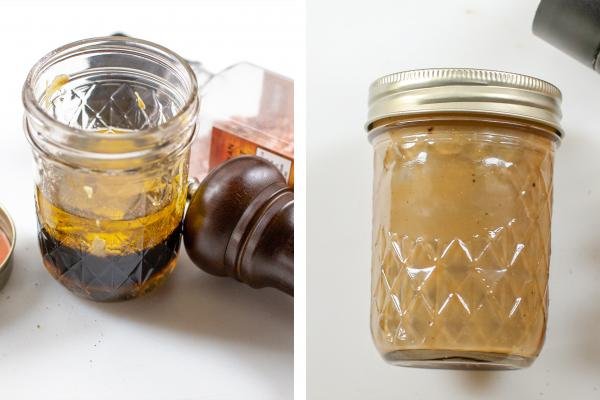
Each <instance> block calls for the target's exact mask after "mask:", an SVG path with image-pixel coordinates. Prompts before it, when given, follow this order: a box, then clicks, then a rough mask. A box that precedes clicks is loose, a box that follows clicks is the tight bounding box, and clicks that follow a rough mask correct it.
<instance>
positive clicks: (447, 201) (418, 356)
mask: <svg viewBox="0 0 600 400" xmlns="http://www.w3.org/2000/svg"><path fill="white" fill-rule="evenodd" d="M560 100H561V95H560V91H559V90H558V89H557V88H556V87H554V86H552V85H551V84H549V83H547V82H544V81H541V80H538V79H535V78H531V77H527V76H523V75H517V74H512V73H504V72H496V71H484V70H471V69H434V70H420V71H408V72H403V73H398V74H393V75H388V76H386V77H383V78H380V79H379V80H377V81H375V82H374V83H373V84H372V85H371V88H370V101H369V121H368V124H367V130H368V132H369V139H370V141H371V143H372V144H373V147H374V153H375V156H374V185H373V188H374V189H373V190H374V196H373V254H372V256H373V258H372V299H371V331H372V335H373V339H374V342H375V345H376V347H377V349H378V350H379V352H380V353H381V354H382V356H383V357H384V358H385V359H386V360H387V361H388V362H390V363H392V364H398V365H404V366H418V367H432V368H488V369H504V368H520V367H524V366H528V365H530V364H531V363H532V362H533V361H534V360H535V358H536V357H537V355H538V353H539V352H540V350H541V347H542V345H543V342H544V337H545V330H546V320H547V311H548V307H547V306H548V267H549V260H550V220H551V210H552V173H553V163H554V152H555V149H556V147H557V146H558V144H559V142H560V138H561V137H562V133H561V128H560V125H559V120H560Z"/></svg>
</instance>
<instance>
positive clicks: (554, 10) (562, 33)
mask: <svg viewBox="0 0 600 400" xmlns="http://www.w3.org/2000/svg"><path fill="white" fill-rule="evenodd" d="M533 33H534V34H535V35H537V36H539V37H540V38H542V39H544V40H545V41H547V42H548V43H550V44H551V45H553V46H555V47H557V48H558V49H560V50H561V51H563V52H565V53H567V54H569V55H570V56H571V57H573V58H575V59H577V60H579V61H580V62H582V63H583V64H585V65H587V66H588V67H591V68H594V69H600V64H599V62H598V52H599V50H600V1H598V0H542V2H541V3H540V5H539V6H538V9H537V12H536V14H535V18H534V20H533Z"/></svg>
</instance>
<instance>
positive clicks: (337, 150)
mask: <svg viewBox="0 0 600 400" xmlns="http://www.w3.org/2000/svg"><path fill="white" fill-rule="evenodd" d="M537 3H538V2H537V1H535V0H502V1H498V0H485V1H484V0H438V1H433V0H422V1H408V0H406V1H402V0H389V1H378V0H371V1H361V2H359V1H356V2H351V1H342V0H335V1H327V2H325V1H319V0H309V6H308V15H307V19H308V26H307V31H308V42H307V48H308V52H307V57H308V59H309V63H308V80H307V85H308V86H307V96H308V99H309V102H308V107H307V113H308V123H307V127H308V132H309V136H308V176H307V182H308V188H307V193H308V203H307V215H308V220H307V251H308V255H307V271H308V275H307V288H308V293H307V299H308V303H307V304H308V305H307V327H308V333H307V348H308V353H307V366H308V372H307V381H308V398H310V399H311V400H317V399H327V400H329V399H345V400H351V399H415V400H416V399H486V400H496V399H514V400H517V399H598V398H600V212H599V211H600V75H597V74H595V73H594V72H593V71H592V70H589V69H586V68H585V67H584V66H581V65H579V64H578V63H577V62H576V61H574V60H572V59H570V58H568V57H567V56H566V55H564V54H562V53H560V52H559V51H558V50H556V49H554V48H553V47H551V46H550V45H548V44H546V43H545V42H543V41H542V40H540V39H538V38H537V37H535V36H533V34H532V33H531V22H532V20H533V16H534V13H535V9H536V7H537ZM446 66H466V67H480V68H491V69H500V70H508V71H514V72H521V73H526V74H532V75H535V76H539V77H541V78H544V79H546V80H548V81H550V82H553V83H555V84H556V85H557V86H558V87H559V88H561V89H562V91H563V96H564V102H563V105H564V107H563V113H564V119H563V122H564V128H565V131H566V139H565V140H564V142H563V144H562V146H561V147H560V148H559V149H558V153H557V160H556V169H555V198H554V200H555V203H554V220H553V228H552V234H553V236H552V260H551V272H550V317H549V318H550V320H549V326H548V335H547V338H546V344H545V346H544V349H543V350H542V353H541V355H540V357H539V358H538V360H537V361H536V362H535V364H533V366H532V367H530V368H528V369H524V370H520V371H508V372H465V371H443V370H424V369H410V368H401V367H393V366H389V365H387V364H386V363H385V362H384V361H383V360H382V359H381V358H380V356H379V355H378V354H377V352H376V350H375V348H374V346H373V344H372V341H371V338H370V333H369V304H370V302H369V298H370V253H371V182H372V178H371V174H372V148H371V146H370V145H369V143H368V142H367V139H366V136H365V132H364V130H363V124H364V121H365V115H366V101H367V97H366V96H367V89H368V85H369V84H370V82H371V81H372V80H374V79H375V78H377V77H379V76H381V75H383V74H386V73H391V72H396V71H401V70H406V69H414V68H426V67H446Z"/></svg>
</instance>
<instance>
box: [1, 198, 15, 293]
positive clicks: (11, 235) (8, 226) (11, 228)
mask: <svg viewBox="0 0 600 400" xmlns="http://www.w3.org/2000/svg"><path fill="white" fill-rule="evenodd" d="M0 231H2V233H4V235H6V239H8V243H9V245H10V247H9V250H8V254H7V255H6V256H5V258H4V259H0V289H2V288H3V287H4V285H5V284H6V282H7V281H8V277H9V276H10V273H11V271H12V255H13V252H14V250H15V242H16V230H15V224H14V223H13V221H12V219H11V218H10V216H9V214H8V212H7V211H6V209H5V208H4V207H2V206H1V205H0Z"/></svg>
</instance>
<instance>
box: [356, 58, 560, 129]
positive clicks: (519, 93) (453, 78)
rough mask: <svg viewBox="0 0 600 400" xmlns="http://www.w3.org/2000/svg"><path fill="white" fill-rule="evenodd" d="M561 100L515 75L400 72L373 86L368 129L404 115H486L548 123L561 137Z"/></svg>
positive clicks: (537, 82) (550, 88) (554, 91)
mask: <svg viewBox="0 0 600 400" xmlns="http://www.w3.org/2000/svg"><path fill="white" fill-rule="evenodd" d="M561 100H562V96H561V93H560V90H559V89H558V88H557V87H556V86H554V85H552V84H550V83H548V82H546V81H543V80H541V79H537V78H533V77H530V76H526V75H520V74H515V73H511V72H502V71H491V70H482V69H470V68H434V69H422V70H413V71H405V72H398V73H395V74H390V75H386V76H383V77H381V78H379V79H377V80H376V81H375V82H373V83H372V84H371V86H370V88H369V111H368V121H367V125H366V128H367V130H370V128H371V125H372V124H373V122H375V121H377V120H380V119H382V118H387V117H394V116H401V115H417V114H430V113H454V112H457V113H483V114H494V115H503V116H511V117H516V118H520V119H525V120H528V121H534V122H538V123H542V124H545V125H549V126H550V127H552V128H554V129H556V133H557V135H558V136H560V137H562V136H563V132H562V128H561V126H560V120H561V117H562V114H561V111H560V104H561Z"/></svg>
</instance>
